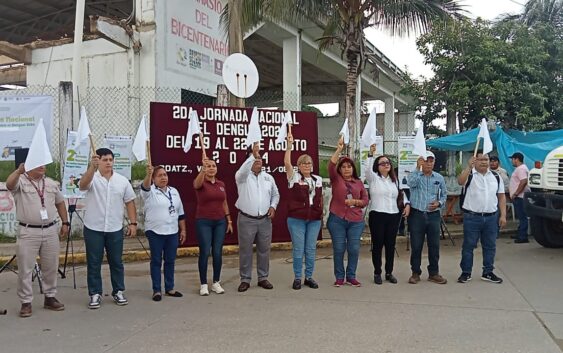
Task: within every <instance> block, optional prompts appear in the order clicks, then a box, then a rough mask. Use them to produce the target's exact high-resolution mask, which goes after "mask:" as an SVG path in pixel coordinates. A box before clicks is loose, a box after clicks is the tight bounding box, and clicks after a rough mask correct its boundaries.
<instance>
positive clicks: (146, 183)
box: [142, 164, 154, 191]
mask: <svg viewBox="0 0 563 353" xmlns="http://www.w3.org/2000/svg"><path fill="white" fill-rule="evenodd" d="M153 171H154V167H153V166H152V165H150V164H147V175H145V179H143V185H142V186H143V189H144V190H145V191H149V190H150V188H151V184H152V173H153Z"/></svg>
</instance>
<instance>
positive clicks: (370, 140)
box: [362, 108, 377, 147]
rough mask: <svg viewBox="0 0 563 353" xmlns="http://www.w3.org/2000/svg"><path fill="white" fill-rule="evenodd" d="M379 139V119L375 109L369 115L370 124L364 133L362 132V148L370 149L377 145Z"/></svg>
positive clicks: (368, 123) (367, 124)
mask: <svg viewBox="0 0 563 353" xmlns="http://www.w3.org/2000/svg"><path fill="white" fill-rule="evenodd" d="M376 139H377V117H376V114H375V108H373V110H372V111H371V113H370V114H369V118H368V122H367V123H366V126H365V127H364V132H362V146H364V147H370V146H371V145H373V144H375V142H376Z"/></svg>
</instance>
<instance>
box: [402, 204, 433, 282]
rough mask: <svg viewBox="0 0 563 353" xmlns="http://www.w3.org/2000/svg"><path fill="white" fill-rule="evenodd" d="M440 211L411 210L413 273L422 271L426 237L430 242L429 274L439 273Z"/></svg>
mask: <svg viewBox="0 0 563 353" xmlns="http://www.w3.org/2000/svg"><path fill="white" fill-rule="evenodd" d="M440 219H441V218H440V212H439V211H436V212H431V213H427V212H421V211H418V210H415V209H412V210H411V213H410V215H409V230H410V234H411V248H412V250H411V270H412V272H413V273H418V274H419V275H420V274H421V273H422V270H421V269H420V265H421V262H422V247H423V246H424V238H425V237H426V241H427V242H428V263H429V264H428V274H429V275H430V276H433V275H437V274H439V268H438V261H439V260H440Z"/></svg>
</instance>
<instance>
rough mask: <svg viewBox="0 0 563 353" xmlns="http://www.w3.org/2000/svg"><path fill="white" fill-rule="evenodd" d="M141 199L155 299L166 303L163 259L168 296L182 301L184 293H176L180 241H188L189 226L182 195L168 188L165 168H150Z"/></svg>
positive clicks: (148, 168)
mask: <svg viewBox="0 0 563 353" xmlns="http://www.w3.org/2000/svg"><path fill="white" fill-rule="evenodd" d="M151 184H152V185H151ZM141 196H142V198H143V201H144V212H145V234H146V236H147V238H148V240H149V246H150V249H151V264H150V270H151V279H152V290H153V295H152V299H153V300H154V301H160V300H161V299H162V288H161V274H160V269H161V268H162V258H163V256H164V290H165V291H164V293H165V294H166V295H167V296H171V297H181V296H182V293H180V292H178V291H176V290H174V264H175V261H176V250H177V249H178V240H179V243H180V244H181V243H183V242H184V241H185V240H186V222H185V220H184V207H183V206H182V200H181V199H180V194H179V193H178V190H176V189H175V188H173V187H171V186H169V185H168V174H166V170H164V168H163V167H162V166H157V167H153V166H151V165H148V166H147V175H146V176H145V179H144V180H143V184H142V185H141ZM178 230H179V233H178ZM178 237H179V239H178Z"/></svg>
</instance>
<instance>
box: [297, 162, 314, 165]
mask: <svg viewBox="0 0 563 353" xmlns="http://www.w3.org/2000/svg"><path fill="white" fill-rule="evenodd" d="M310 164H313V163H311V162H302V163H299V165H310Z"/></svg>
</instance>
